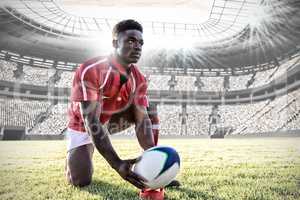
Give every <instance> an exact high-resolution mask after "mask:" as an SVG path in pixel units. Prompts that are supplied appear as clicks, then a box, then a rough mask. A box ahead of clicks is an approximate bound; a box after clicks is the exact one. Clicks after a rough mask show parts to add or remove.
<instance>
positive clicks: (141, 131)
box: [134, 105, 155, 150]
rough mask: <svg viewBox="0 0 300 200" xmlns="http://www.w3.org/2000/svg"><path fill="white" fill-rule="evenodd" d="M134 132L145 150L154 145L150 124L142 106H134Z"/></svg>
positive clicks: (145, 110)
mask: <svg viewBox="0 0 300 200" xmlns="http://www.w3.org/2000/svg"><path fill="white" fill-rule="evenodd" d="M134 116H135V132H136V136H137V138H138V141H139V144H140V146H141V147H142V148H143V149H144V150H146V149H149V148H151V147H154V146H155V143H154V139H153V133H152V124H151V121H150V118H149V116H148V113H147V109H146V108H145V107H144V106H139V105H135V106H134Z"/></svg>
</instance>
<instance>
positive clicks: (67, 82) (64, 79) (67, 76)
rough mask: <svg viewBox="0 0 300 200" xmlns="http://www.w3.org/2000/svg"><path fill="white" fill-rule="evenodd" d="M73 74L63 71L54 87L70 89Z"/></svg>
mask: <svg viewBox="0 0 300 200" xmlns="http://www.w3.org/2000/svg"><path fill="white" fill-rule="evenodd" d="M73 76H74V72H71V71H63V72H62V73H61V75H60V79H59V80H58V81H57V82H55V87H68V88H71V87H72V82H73Z"/></svg>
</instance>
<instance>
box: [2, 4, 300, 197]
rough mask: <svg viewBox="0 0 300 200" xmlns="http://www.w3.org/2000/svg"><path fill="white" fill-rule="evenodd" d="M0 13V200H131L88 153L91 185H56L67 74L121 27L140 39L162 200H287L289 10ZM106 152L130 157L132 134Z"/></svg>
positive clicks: (13, 9) (295, 109)
mask: <svg viewBox="0 0 300 200" xmlns="http://www.w3.org/2000/svg"><path fill="white" fill-rule="evenodd" d="M0 6H1V7H0V19H1V20H0V24H1V26H0V69H1V70H0V101H1V104H0V128H1V132H0V136H1V139H2V140H3V141H1V142H0V149H1V150H0V158H1V159H0V163H1V168H0V174H1V181H0V182H1V183H0V186H1V189H0V198H1V199H67V198H68V199H112V200H115V199H138V196H137V195H136V194H137V191H136V189H135V188H133V187H132V186H130V185H129V184H127V185H126V184H124V183H125V182H124V181H122V180H121V178H119V177H118V175H117V174H116V173H114V172H113V171H111V170H110V169H109V165H108V164H107V163H106V162H105V160H104V159H103V158H102V157H101V156H99V155H98V154H97V152H96V153H95V154H94V160H95V166H97V167H95V172H94V177H93V183H92V184H91V185H90V186H88V187H85V188H83V189H78V188H75V187H72V186H70V185H68V184H67V183H66V181H65V179H64V164H65V163H64V162H65V154H66V150H65V140H64V138H65V132H66V129H67V124H68V116H67V108H68V106H69V104H70V92H71V87H72V80H73V77H74V71H75V70H76V68H77V67H78V66H79V64H81V63H83V62H84V61H86V60H87V59H90V58H93V57H95V56H99V55H107V54H109V53H110V52H111V50H112V47H111V32H112V27H113V26H114V25H115V24H116V23H117V22H118V21H120V20H122V19H126V18H132V19H136V20H137V21H139V22H141V24H142V25H143V27H144V40H145V46H144V47H143V54H142V57H141V59H140V61H139V63H138V65H139V69H140V70H141V71H142V72H143V74H144V75H145V76H146V79H147V81H148V92H147V95H148V98H149V101H150V102H151V103H152V104H153V105H155V107H156V108H157V110H158V115H159V118H160V139H161V140H160V142H159V143H161V144H166V145H167V144H168V145H171V146H174V147H175V148H176V149H177V150H178V152H179V153H180V155H181V159H182V163H183V166H182V168H181V172H180V174H179V176H178V179H179V180H180V181H181V182H182V187H181V188H180V189H169V190H167V191H166V195H167V199H224V200H225V199H299V198H300V190H299V187H300V186H299V185H300V148H299V142H300V140H299V136H300V51H299V50H300V12H299V11H300V2H299V1H297V0H284V1H280V0H210V1H206V2H200V1H194V0H193V1H187V0H183V1H169V0H163V1H137V0H134V1H126V0H125V1H118V2H117V1H109V2H108V1H107V2H105V1H96V0H89V1H80V0H4V1H2V2H1V3H0ZM97 9H99V10H97ZM143 9H144V10H143ZM180 13H181V14H180ZM185 16H187V17H185ZM111 139H112V143H113V145H114V146H115V148H116V149H117V151H118V152H120V155H121V156H122V157H124V158H129V157H130V158H131V157H133V156H138V155H139V154H140V153H141V149H140V147H139V146H138V143H137V142H136V136H135V129H134V127H131V128H129V129H127V130H125V131H123V132H121V133H118V134H116V135H113V136H111ZM7 140H13V141H7ZM98 166H99V167H98Z"/></svg>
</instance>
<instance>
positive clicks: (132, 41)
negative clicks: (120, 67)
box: [115, 30, 144, 64]
mask: <svg viewBox="0 0 300 200" xmlns="http://www.w3.org/2000/svg"><path fill="white" fill-rule="evenodd" d="M143 44H144V40H143V34H142V33H141V32H140V31H138V30H127V31H124V32H122V33H120V34H119V36H118V40H117V41H116V44H115V48H116V53H117V56H118V58H119V59H120V61H121V63H122V64H131V63H137V62H138V61H139V59H140V57H141V55H142V46H143Z"/></svg>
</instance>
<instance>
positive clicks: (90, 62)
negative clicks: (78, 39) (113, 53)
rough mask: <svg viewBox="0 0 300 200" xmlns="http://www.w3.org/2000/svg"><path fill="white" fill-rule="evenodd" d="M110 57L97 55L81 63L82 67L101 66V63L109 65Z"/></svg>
mask: <svg viewBox="0 0 300 200" xmlns="http://www.w3.org/2000/svg"><path fill="white" fill-rule="evenodd" d="M107 63H108V58H107V57H105V56H97V57H94V58H91V59H88V60H86V61H85V62H83V63H82V64H81V67H82V68H86V67H91V66H99V65H103V66H104V65H107Z"/></svg>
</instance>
